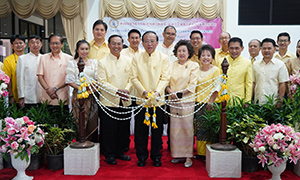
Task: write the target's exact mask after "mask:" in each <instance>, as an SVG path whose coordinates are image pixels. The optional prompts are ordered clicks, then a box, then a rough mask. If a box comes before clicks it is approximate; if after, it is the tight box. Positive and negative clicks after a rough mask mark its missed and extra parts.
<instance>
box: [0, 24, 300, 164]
mask: <svg viewBox="0 0 300 180" xmlns="http://www.w3.org/2000/svg"><path fill="white" fill-rule="evenodd" d="M106 32H107V24H106V23H105V22H103V21H102V20H97V21H96V22H95V23H94V24H93V36H94V39H93V40H92V41H90V42H87V41H85V40H80V41H78V42H77V44H76V50H75V56H74V57H71V56H70V55H68V54H65V53H63V52H62V50H61V48H62V47H63V43H64V42H63V38H62V36H61V35H59V34H52V35H50V37H49V45H50V49H51V52H50V53H47V54H44V55H41V54H40V49H41V47H42V39H41V38H40V37H39V36H36V35H33V36H31V37H29V38H28V46H29V48H30V53H28V54H23V53H24V48H25V46H26V44H25V38H24V37H23V36H21V35H14V36H13V37H12V38H11V46H12V48H13V50H14V53H13V54H12V55H10V56H8V57H6V58H5V60H4V64H3V71H4V72H5V73H6V74H7V75H8V76H9V77H10V78H11V82H10V84H9V86H8V90H9V102H10V103H18V104H19V106H20V107H25V108H30V107H32V106H34V105H36V104H38V103H40V102H45V101H48V104H49V105H50V106H54V107H55V106H57V105H58V101H59V100H63V101H66V102H68V99H69V86H71V87H72V88H73V89H74V90H73V96H72V110H73V114H74V117H75V119H76V121H78V118H79V104H78V99H77V93H78V89H79V86H80V83H81V82H80V79H79V77H78V75H79V71H78V67H77V63H78V61H79V58H82V60H83V61H84V63H85V68H84V73H85V75H86V76H88V77H89V79H92V80H94V81H97V83H99V84H101V86H102V88H100V96H99V97H97V98H99V100H98V99H95V98H94V96H92V95H90V96H89V97H88V98H87V99H85V112H86V114H85V119H86V123H85V128H86V136H87V138H90V139H91V140H92V141H97V138H95V134H97V131H96V130H97V129H98V126H100V151H101V153H102V154H103V155H104V156H105V161H106V162H107V163H108V164H111V165H115V164H117V161H116V159H120V160H124V161H130V160H131V158H130V157H129V156H127V155H125V152H126V149H128V147H129V142H130V139H129V136H130V117H131V116H132V113H127V112H126V111H128V109H134V107H137V106H139V105H141V104H142V101H139V99H144V100H146V99H148V98H149V94H150V95H153V94H154V95H155V96H156V97H157V98H161V99H162V98H163V97H165V94H166V95H168V96H167V98H166V100H165V101H158V102H157V103H156V104H154V105H153V106H150V107H142V109H141V110H139V111H135V112H134V113H133V114H135V117H134V119H135V122H134V127H135V128H134V137H135V139H134V142H135V149H136V156H137V158H138V162H137V166H141V167H142V166H145V165H146V160H147V159H148V157H149V151H148V148H147V146H148V136H149V126H148V125H147V124H146V123H144V119H145V114H147V113H148V114H154V113H155V117H154V118H153V116H150V117H149V118H150V121H151V123H152V122H153V121H154V119H155V123H156V125H157V127H155V126H153V127H152V126H151V125H150V126H151V151H150V158H151V160H152V161H153V165H154V166H155V167H159V166H161V165H162V163H161V157H162V154H161V152H160V151H161V149H162V134H163V131H164V128H165V129H167V130H166V131H167V132H168V133H167V134H168V139H169V140H168V146H169V149H170V151H171V156H172V157H173V158H174V159H172V161H171V163H179V162H184V166H185V167H191V166H192V164H193V161H192V158H193V147H194V145H193V143H194V135H196V136H197V153H196V157H198V156H205V145H206V144H207V143H208V142H206V139H207V137H206V132H205V129H203V128H202V124H203V121H202V120H201V118H196V119H197V121H196V122H195V124H194V114H195V116H197V117H199V116H200V115H201V114H202V113H203V112H204V111H205V110H211V109H213V103H215V102H217V103H219V102H220V100H219V97H218V92H219V91H220V87H219V84H220V83H219V80H220V76H221V74H222V71H221V69H220V68H221V64H222V62H223V60H224V59H225V58H226V59H227V61H228V63H229V68H228V72H227V75H228V80H227V86H228V95H229V97H230V100H229V103H228V104H229V105H232V102H233V101H232V99H234V98H236V97H238V98H240V99H244V102H245V104H244V106H247V105H248V103H249V102H250V101H251V99H252V98H254V100H255V102H258V103H259V104H263V103H265V102H266V101H267V99H266V97H265V96H266V95H274V97H275V98H277V99H279V101H278V102H279V103H278V107H280V102H281V101H280V100H282V98H284V96H285V95H286V96H288V95H290V93H289V87H288V86H287V84H288V83H287V82H288V80H289V74H293V73H296V72H297V71H299V68H300V59H299V55H300V41H298V43H297V56H295V55H294V54H293V53H291V52H289V51H288V50H287V49H288V45H289V44H290V36H289V34H288V33H280V34H279V35H278V37H277V44H278V48H279V50H278V52H277V53H276V54H275V51H276V42H275V41H274V40H273V39H271V38H265V39H263V40H262V42H260V41H259V40H257V39H254V40H252V41H250V42H249V53H250V58H249V59H248V58H245V57H242V56H241V52H242V51H243V49H244V46H243V41H242V40H241V39H240V38H238V37H231V36H230V34H229V33H227V32H223V33H221V35H220V38H219V42H220V44H221V48H219V49H214V48H213V47H212V46H211V45H209V44H203V34H202V33H201V32H200V31H198V30H194V31H192V32H191V34H190V40H180V41H178V42H177V43H175V42H174V41H175V38H176V28H175V27H174V26H167V27H165V29H164V31H163V33H162V35H163V38H164V39H163V42H162V43H159V41H158V36H157V34H156V33H155V32H153V31H146V32H145V33H144V34H143V35H142V34H141V33H140V32H139V31H138V30H137V29H131V30H130V31H129V32H128V39H127V40H128V42H129V47H128V48H126V49H123V44H124V40H123V38H122V37H121V36H119V35H115V34H114V35H111V36H110V37H109V38H108V40H106V39H105V35H106ZM141 41H142V45H143V47H144V50H142V49H140V48H139V45H140V42H141ZM260 51H261V55H260ZM90 90H91V91H98V90H97V88H94V89H93V88H92V89H90ZM131 97H135V98H131ZM96 101H97V102H98V103H100V104H101V106H100V107H99V106H98V104H97V102H96ZM165 102H168V103H167V104H168V106H169V107H170V111H169V113H170V114H171V115H170V121H169V123H168V126H164V125H163V124H164V123H163V119H164V116H165V113H166V112H165V111H164V110H163V109H161V108H158V106H161V107H163V106H165ZM108 112H109V113H108ZM98 117H99V118H100V125H98ZM124 119H128V120H124ZM194 126H196V132H195V134H194Z"/></svg>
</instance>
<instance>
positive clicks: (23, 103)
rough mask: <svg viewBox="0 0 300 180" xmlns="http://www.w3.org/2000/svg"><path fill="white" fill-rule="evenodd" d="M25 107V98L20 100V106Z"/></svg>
mask: <svg viewBox="0 0 300 180" xmlns="http://www.w3.org/2000/svg"><path fill="white" fill-rule="evenodd" d="M24 105H25V100H24V98H20V99H19V106H20V107H24Z"/></svg>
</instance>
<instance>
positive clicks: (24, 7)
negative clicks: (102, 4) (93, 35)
mask: <svg viewBox="0 0 300 180" xmlns="http://www.w3.org/2000/svg"><path fill="white" fill-rule="evenodd" d="M86 7H87V5H86V0H4V1H3V0H1V1H0V18H5V17H7V16H8V15H9V14H10V13H11V12H14V13H15V14H16V16H18V17H20V18H28V17H30V16H31V15H33V13H34V12H35V11H37V12H38V13H39V15H40V16H41V17H43V18H45V19H49V18H52V17H54V16H55V15H56V14H57V12H58V11H59V12H60V14H61V18H62V22H63V25H64V29H65V33H66V37H67V40H68V43H69V46H70V50H71V52H72V53H74V50H75V45H76V42H77V41H78V40H80V39H85V38H86V36H87V34H86V29H85V27H86V19H87V13H86Z"/></svg>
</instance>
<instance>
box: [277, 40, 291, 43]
mask: <svg viewBox="0 0 300 180" xmlns="http://www.w3.org/2000/svg"><path fill="white" fill-rule="evenodd" d="M278 42H279V43H287V42H290V41H289V40H286V39H285V40H278Z"/></svg>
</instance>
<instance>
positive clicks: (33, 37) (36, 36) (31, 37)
mask: <svg viewBox="0 0 300 180" xmlns="http://www.w3.org/2000/svg"><path fill="white" fill-rule="evenodd" d="M31 39H38V40H40V41H41V42H42V38H41V37H40V36H38V35H32V36H30V37H29V38H28V42H29V41H30V40H31Z"/></svg>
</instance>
